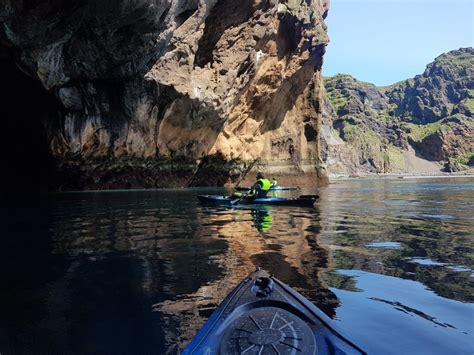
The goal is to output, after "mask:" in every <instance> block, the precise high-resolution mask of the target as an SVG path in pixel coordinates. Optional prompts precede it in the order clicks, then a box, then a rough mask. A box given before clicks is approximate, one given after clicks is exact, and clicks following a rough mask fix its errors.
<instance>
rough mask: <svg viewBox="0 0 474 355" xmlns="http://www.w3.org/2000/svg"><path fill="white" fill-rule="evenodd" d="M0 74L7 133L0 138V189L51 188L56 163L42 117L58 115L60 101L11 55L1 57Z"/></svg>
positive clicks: (1, 109) (0, 107)
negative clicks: (14, 60) (0, 164)
mask: <svg viewBox="0 0 474 355" xmlns="http://www.w3.org/2000/svg"><path fill="white" fill-rule="evenodd" d="M0 76H1V77H2V81H1V84H0V85H1V89H2V90H1V91H2V93H3V94H2V96H3V97H2V104H1V105H0V117H1V120H2V128H3V130H2V131H3V133H4V134H3V135H2V137H1V138H0V152H1V155H2V159H1V161H2V165H3V167H2V174H0V176H1V178H0V181H1V187H0V191H4V192H9V191H20V190H26V191H37V190H45V189H48V188H49V187H50V186H52V185H53V184H54V181H55V178H56V176H55V164H54V158H53V157H52V156H51V155H50V153H49V150H48V144H47V138H46V130H45V128H44V126H43V123H42V120H43V119H44V118H45V117H48V118H49V119H52V118H54V117H57V116H58V113H59V107H60V106H59V104H58V101H57V100H56V98H55V97H54V96H53V95H52V94H49V93H48V92H47V91H46V90H44V89H43V87H42V86H41V84H40V83H39V82H38V81H36V80H34V79H32V78H30V77H29V76H27V75H26V74H25V73H23V72H22V71H21V70H20V69H19V68H18V67H17V66H16V65H15V64H14V63H13V61H12V60H9V59H8V58H5V57H3V58H1V57H0Z"/></svg>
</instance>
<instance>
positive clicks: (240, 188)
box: [234, 186, 300, 191]
mask: <svg viewBox="0 0 474 355" xmlns="http://www.w3.org/2000/svg"><path fill="white" fill-rule="evenodd" d="M234 189H236V190H237V191H248V190H250V189H251V187H250V186H236V187H234ZM288 190H300V188H299V187H285V186H272V187H270V191H288Z"/></svg>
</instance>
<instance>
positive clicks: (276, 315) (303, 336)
mask: <svg viewBox="0 0 474 355" xmlns="http://www.w3.org/2000/svg"><path fill="white" fill-rule="evenodd" d="M333 323H334V322H333V321H332V320H331V319H330V318H328V317H327V316H326V315H325V314H324V313H323V312H322V311H320V310H319V309H318V308H317V307H316V306H314V305H313V304H312V303H311V302H309V301H308V300H307V299H305V298H304V297H303V296H302V295H300V294H299V293H297V292H296V291H294V290H293V289H291V288H290V287H289V286H287V285H285V284H284V283H282V282H281V281H279V280H278V279H276V278H275V277H273V276H270V275H269V274H267V273H266V272H265V271H262V270H257V271H255V272H254V273H252V274H251V275H250V276H249V277H248V278H246V279H245V280H244V281H242V282H241V283H240V284H239V285H238V286H237V287H236V288H235V289H234V290H233V291H232V292H231V293H230V294H229V295H228V296H227V297H226V299H225V300H224V301H223V302H222V304H221V305H220V306H219V307H218V308H217V309H216V310H215V311H214V312H213V313H212V314H211V316H210V317H209V319H208V321H207V322H206V323H205V324H204V326H203V327H202V328H201V330H200V331H199V332H198V334H197V335H196V336H195V337H194V339H193V340H192V341H191V343H190V344H189V345H188V347H187V348H186V349H185V350H184V352H183V354H248V355H250V354H265V355H266V354H308V355H309V354H314V355H317V354H318V355H321V354H340V355H342V354H365V352H364V351H363V350H361V349H360V348H358V347H357V346H356V345H355V344H353V343H351V342H350V341H349V340H347V339H346V338H344V337H343V336H342V335H341V334H340V332H339V331H337V330H336V329H335V327H334V325H333Z"/></svg>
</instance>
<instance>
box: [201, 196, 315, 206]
mask: <svg viewBox="0 0 474 355" xmlns="http://www.w3.org/2000/svg"><path fill="white" fill-rule="evenodd" d="M318 198H319V196H318V195H301V196H300V197H293V198H286V197H265V198H254V199H248V198H236V197H231V196H222V195H199V196H198V199H199V201H201V202H206V203H212V204H218V205H224V206H232V205H237V204H241V205H283V206H312V205H313V204H314V201H316V200H317V199H318Z"/></svg>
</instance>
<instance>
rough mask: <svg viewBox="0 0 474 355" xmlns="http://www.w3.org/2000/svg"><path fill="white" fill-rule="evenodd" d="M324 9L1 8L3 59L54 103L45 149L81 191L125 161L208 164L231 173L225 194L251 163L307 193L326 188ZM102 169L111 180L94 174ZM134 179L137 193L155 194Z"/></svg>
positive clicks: (315, 5)
mask: <svg viewBox="0 0 474 355" xmlns="http://www.w3.org/2000/svg"><path fill="white" fill-rule="evenodd" d="M327 9H328V0H316V1H314V0H313V1H303V0H288V1H278V0H243V1H233V0H200V1H198V0H154V1H152V0H149V1H145V0H136V1H130V0H120V1H113V2H112V1H110V2H109V1H100V2H96V1H92V0H77V1H72V2H71V1H66V0H56V1H46V0H39V1H27V0H23V1H18V0H6V1H3V2H2V4H0V22H1V24H2V26H1V27H0V46H1V48H2V51H4V52H6V53H8V58H9V59H10V60H11V61H14V62H15V63H16V64H17V66H19V67H20V68H21V70H22V71H23V72H25V73H27V75H29V76H31V77H33V78H36V79H37V80H39V81H40V82H41V84H42V86H43V87H44V88H45V90H47V91H49V92H51V93H53V94H54V95H55V96H56V97H57V98H58V99H59V100H60V103H61V106H62V107H61V109H60V112H59V115H57V116H56V117H49V118H47V119H45V120H44V124H45V126H46V133H47V137H48V144H49V148H50V151H51V152H52V153H53V155H54V156H55V157H56V158H57V159H58V161H60V162H61V164H60V165H61V166H62V168H63V169H64V170H65V171H70V170H71V167H73V168H72V169H73V170H74V169H79V168H81V169H82V175H84V174H85V175H87V174H89V175H90V179H89V180H84V181H82V182H81V183H79V184H77V185H78V187H86V186H90V185H94V184H95V186H108V184H110V181H115V185H120V184H121V181H122V180H126V179H127V177H125V176H122V178H120V179H116V175H114V171H116V165H117V159H119V158H120V157H138V158H147V159H155V158H156V157H165V158H167V157H168V158H170V159H171V158H174V157H177V156H179V157H181V156H183V157H186V158H187V159H189V161H190V162H191V165H193V164H194V168H193V169H194V170H193V169H192V170H193V172H196V170H197V169H198V162H199V159H200V158H202V157H205V156H209V155H216V156H219V157H221V156H222V157H223V158H224V160H226V161H234V162H236V165H237V172H235V171H234V174H230V175H229V172H224V174H228V176H226V177H228V180H232V179H234V180H235V179H240V178H242V177H243V175H245V173H244V171H248V166H249V163H255V162H256V161H257V160H258V163H259V164H261V165H262V167H264V168H265V167H266V168H268V169H270V171H272V172H274V173H276V174H277V175H278V174H282V175H285V174H286V175H288V174H290V175H291V174H295V173H301V172H306V173H308V174H306V175H307V176H308V177H309V178H310V179H311V182H313V183H314V182H317V180H318V179H319V180H321V179H324V172H323V170H322V169H321V168H320V158H319V123H320V120H321V109H320V108H321V106H322V105H321V95H322V94H321V93H322V91H321V85H322V80H321V72H320V69H321V65H322V57H323V54H324V49H325V45H326V44H327V42H328V38H327V35H326V27H325V24H324V22H323V18H324V17H325V15H326V13H327ZM12 85H14V83H12ZM27 104H28V98H25V105H27ZM58 117H59V118H58ZM97 158H100V159H102V160H104V161H105V163H104V164H109V165H110V169H109V170H110V171H109V172H108V175H106V174H105V173H104V172H103V171H102V170H101V171H100V172H99V171H98V170H97V169H96V168H91V164H90V162H91V161H92V160H94V159H97ZM157 161H159V162H153V163H152V165H153V164H154V165H153V169H157V168H158V167H159V165H160V164H161V165H163V164H164V163H163V161H166V159H165V160H163V159H157ZM189 161H188V163H189ZM132 165H133V163H132ZM243 167H244V168H243ZM239 169H240V170H239ZM142 170H143V171H141V174H142V175H141V176H140V177H137V176H135V178H134V179H135V180H134V181H135V184H136V185H143V186H147V184H151V185H155V186H159V185H160V182H159V181H158V180H153V182H151V183H150V182H148V183H147V182H146V181H147V179H148V180H149V178H150V176H148V175H150V174H149V173H148V172H147V168H144V169H142ZM234 170H235V169H234ZM94 174H95V175H100V176H99V177H98V176H94ZM186 174H188V172H186ZM76 175H77V174H76ZM152 175H156V172H154V173H153V174H152ZM70 176H74V174H70V175H69V177H70ZM114 179H115V180H114ZM189 181H192V179H188V180H180V182H179V184H182V185H185V184H188V183H189ZM92 182H93V183H92ZM81 185H83V186H81ZM112 185H114V183H112Z"/></svg>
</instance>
